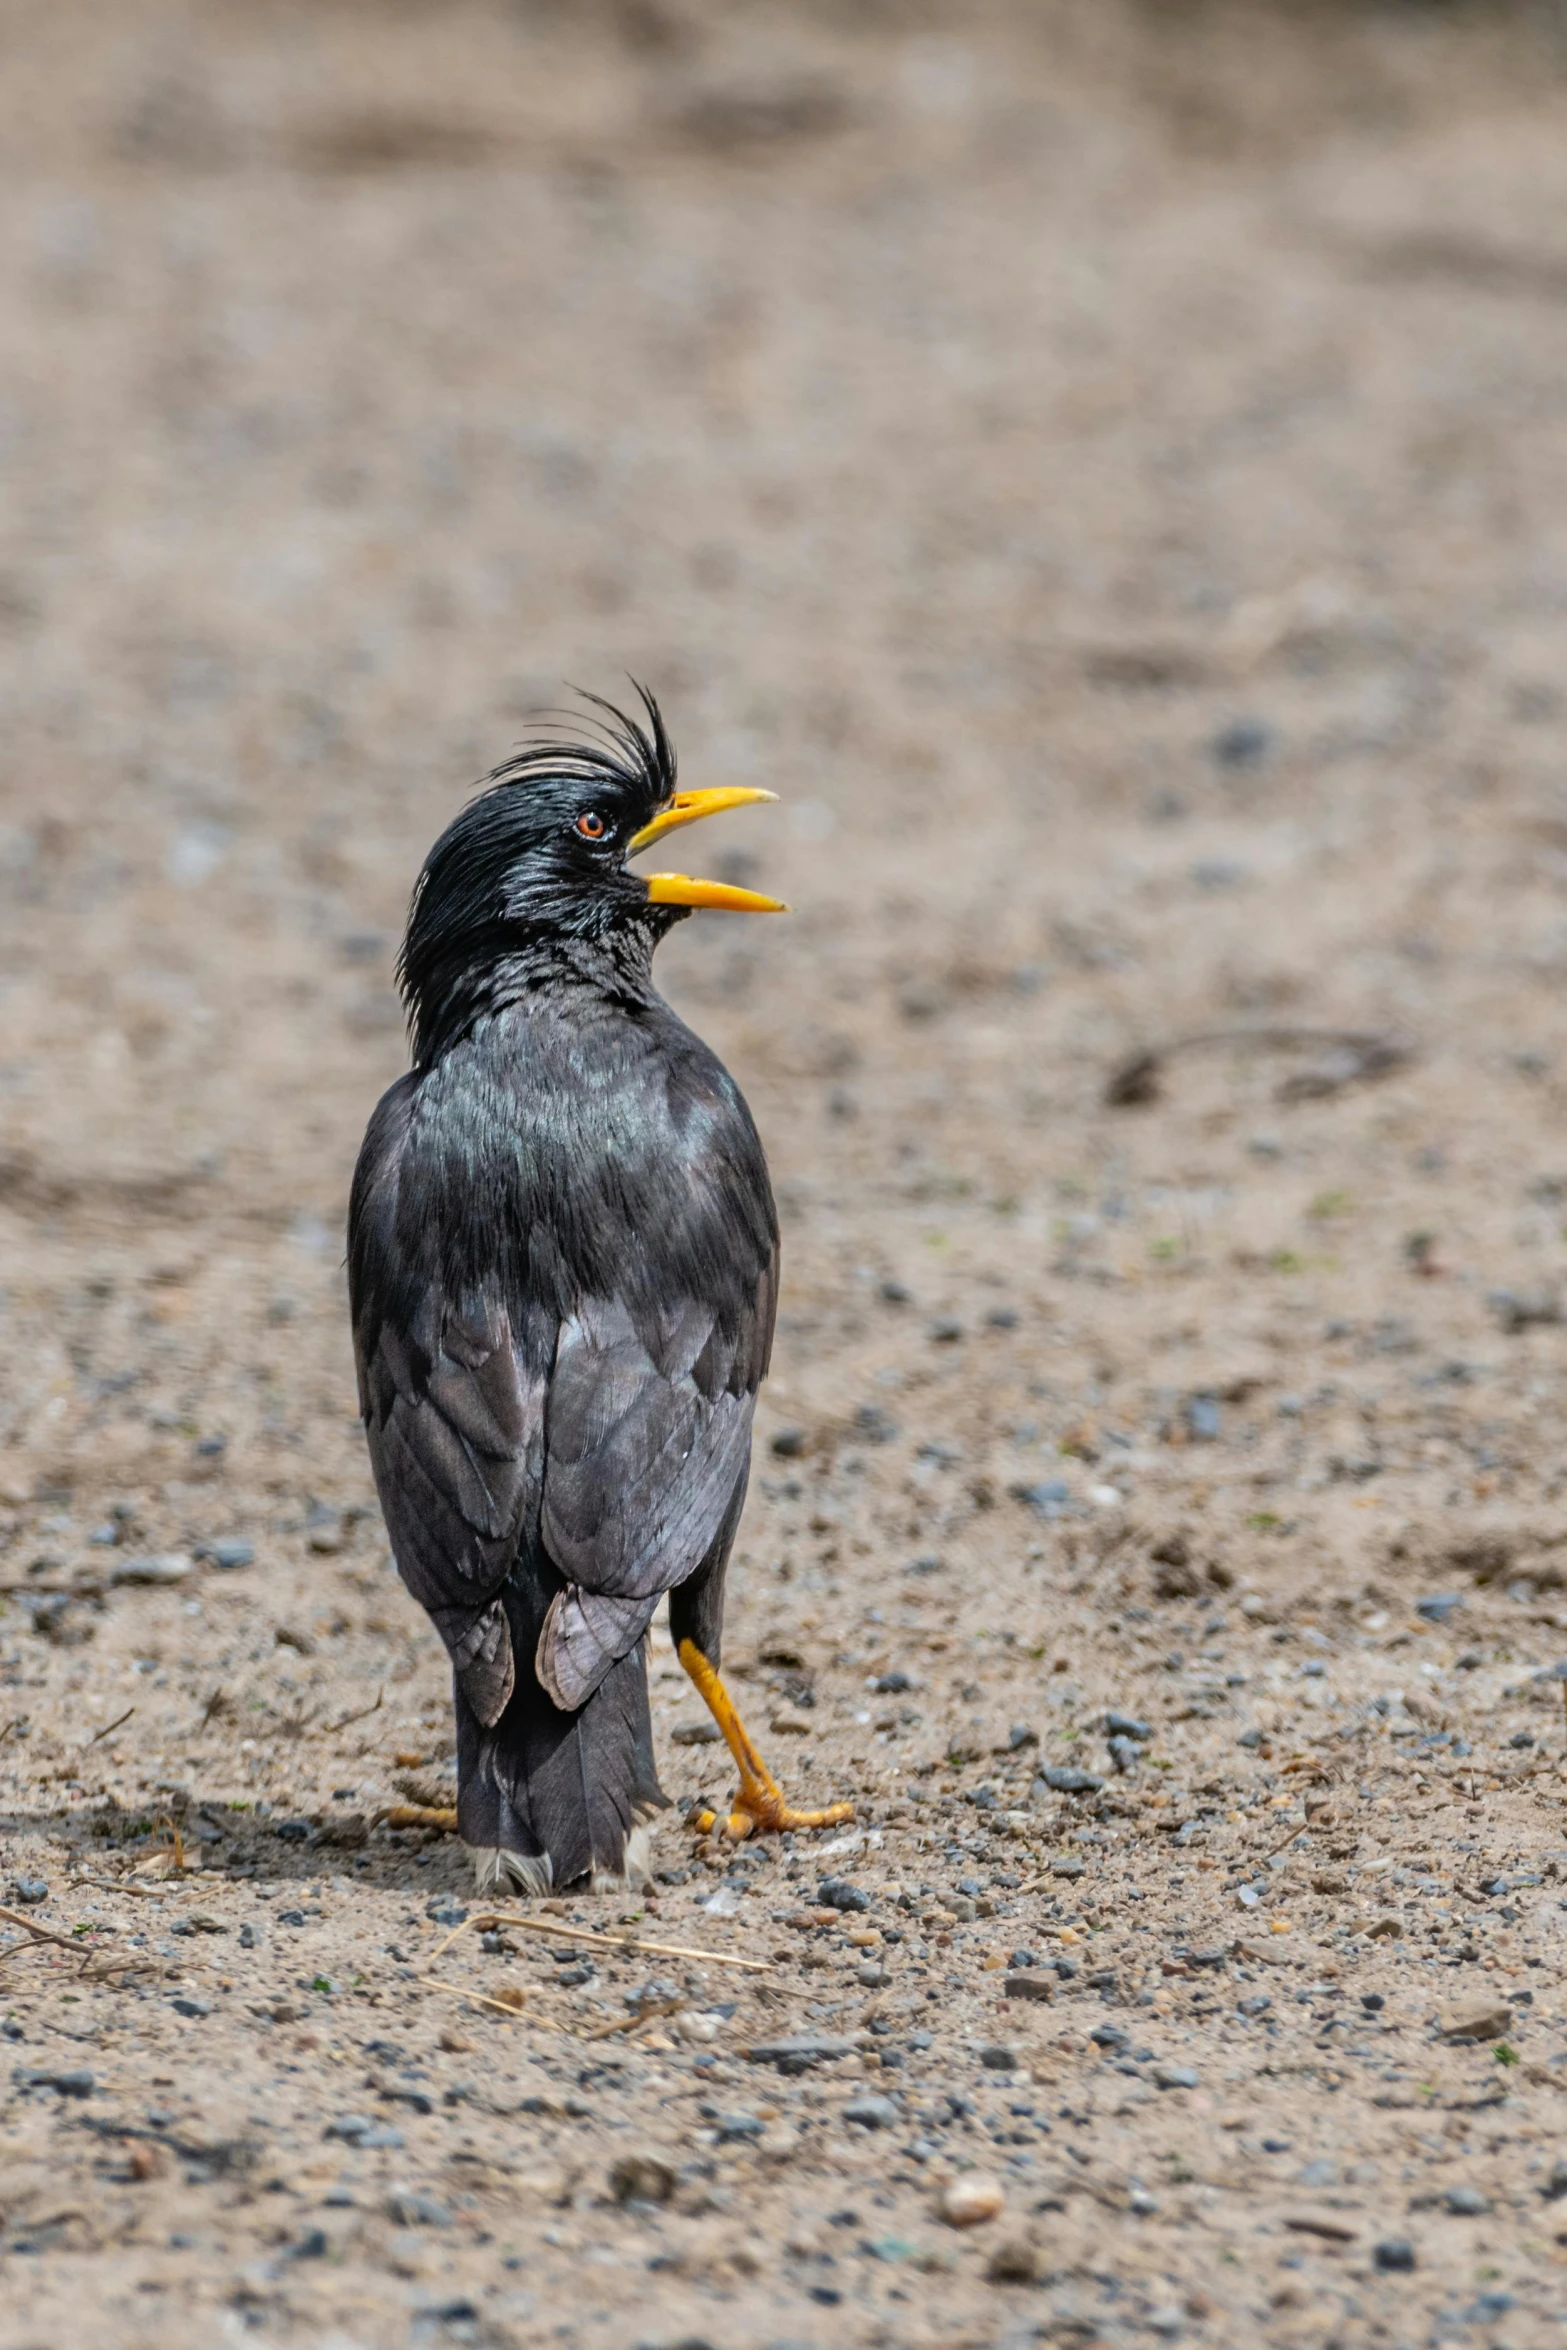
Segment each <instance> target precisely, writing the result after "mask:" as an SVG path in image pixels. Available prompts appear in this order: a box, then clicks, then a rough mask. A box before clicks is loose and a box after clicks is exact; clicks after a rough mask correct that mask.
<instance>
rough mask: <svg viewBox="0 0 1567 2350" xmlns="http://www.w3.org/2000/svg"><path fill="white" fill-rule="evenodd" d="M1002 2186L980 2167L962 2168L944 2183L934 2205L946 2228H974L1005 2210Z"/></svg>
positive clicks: (1005, 2201)
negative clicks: (958, 2175)
mask: <svg viewBox="0 0 1567 2350" xmlns="http://www.w3.org/2000/svg"><path fill="white" fill-rule="evenodd" d="M1006 2204H1007V2197H1006V2189H1005V2188H1004V2187H1003V2186H1002V2184H1001V2181H1000V2180H999V2179H993V2178H989V2177H987V2175H986V2174H985V2172H984V2171H972V2170H971V2171H965V2172H964V2174H963V2176H962V2177H961V2178H957V2179H954V2180H953V2181H952V2183H951V2185H950V2186H947V2187H944V2188H943V2189H942V2192H941V2197H940V2200H939V2201H938V2203H937V2205H936V2209H937V2211H938V2212H939V2214H940V2216H941V2217H942V2218H943V2219H944V2220H945V2221H946V2223H947V2225H948V2227H949V2228H976V2227H980V2226H982V2225H983V2223H984V2222H985V2221H986V2220H992V2219H996V2218H998V2217H999V2216H1000V2214H1001V2213H1002V2212H1003V2211H1005V2209H1006Z"/></svg>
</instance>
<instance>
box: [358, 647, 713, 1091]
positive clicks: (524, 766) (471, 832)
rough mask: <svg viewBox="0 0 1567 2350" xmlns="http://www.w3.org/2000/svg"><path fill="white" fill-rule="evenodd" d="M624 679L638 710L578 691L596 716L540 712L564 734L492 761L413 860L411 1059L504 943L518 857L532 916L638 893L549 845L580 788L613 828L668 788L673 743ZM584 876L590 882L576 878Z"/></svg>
mask: <svg viewBox="0 0 1567 2350" xmlns="http://www.w3.org/2000/svg"><path fill="white" fill-rule="evenodd" d="M631 683H632V686H633V688H634V690H635V692H636V695H637V699H638V700H639V702H640V703H641V705H642V707H641V710H640V712H638V713H635V714H632V713H629V712H627V711H625V710H621V709H618V708H617V707H616V705H615V704H614V703H613V702H607V701H605V700H604V699H603V697H602V696H601V695H599V694H590V693H586V692H584V693H583V695H582V699H583V701H584V702H587V703H589V704H591V705H592V709H593V711H594V712H596V713H598V715H596V716H594V715H588V716H577V715H576V714H575V713H572V714H567V713H554V712H549V713H546V714H545V722H546V724H548V723H549V722H552V721H559V720H562V719H565V720H567V721H568V722H569V723H571V724H573V726H574V731H573V732H570V733H567V732H564V731H562V732H560V733H558V734H557V733H555V732H553V731H542V730H541V731H540V732H539V733H538V734H536V736H535V737H534V738H533V739H532V740H531V741H528V742H525V743H523V744H522V745H521V746H520V747H519V748H518V749H517V750H516V751H514V752H513V753H512V755H511V756H510V758H508V759H505V760H503V761H502V762H501V764H500V765H499V766H498V767H496V768H494V769H493V770H492V771H491V773H490V774H489V775H488V776H486V778H485V780H484V784H483V786H482V788H481V789H480V791H479V793H478V794H477V796H476V797H475V798H474V799H472V800H470V801H469V803H468V805H467V807H466V808H464V809H463V811H462V813H461V814H460V815H459V816H457V817H456V818H454V820H453V821H452V822H451V823H450V824H449V825H448V826H447V828H446V830H445V831H444V832H443V833H442V835H441V837H440V839H439V840H438V841H437V842H436V844H435V846H434V848H432V849H431V851H430V854H429V856H428V857H427V858H426V859H425V864H424V870H423V872H422V873H421V874H420V876H419V879H418V882H417V883H416V885H415V887H414V893H413V902H412V904H411V905H410V907H409V910H408V928H407V932H406V935H405V936H404V939H403V945H402V951H401V953H400V954H399V956H398V960H397V983H398V986H399V987H400V988H401V990H402V994H403V1000H404V1003H405V1005H406V1007H407V1011H408V1017H409V1022H410V1026H411V1028H412V1031H413V1036H414V1047H415V1056H416V1058H418V1059H420V1060H422V1059H424V1058H425V1057H426V1054H427V1052H428V1050H429V1049H430V1048H431V1046H432V1045H433V1043H434V1041H435V1036H436V1033H437V1031H438V1030H441V1029H444V1028H445V1027H446V1025H447V1022H448V1017H449V1016H450V1017H454V1018H456V1019H457V1020H458V1022H459V1024H460V1022H461V1019H462V1017H463V1015H464V1010H465V1006H469V999H470V995H471V983H472V982H473V981H474V980H475V978H476V977H477V976H478V975H479V974H481V973H482V972H483V971H484V970H485V969H486V968H487V967H489V966H491V965H493V963H494V962H495V961H496V960H497V959H498V958H500V957H502V956H504V955H505V954H507V953H508V952H509V951H511V950H513V949H514V948H515V947H516V945H517V943H518V931H519V925H520V924H522V923H524V922H525V921H526V916H527V906H526V904H525V902H524V899H523V898H522V897H520V896H519V894H518V886H517V885H518V876H519V873H520V872H521V870H522V866H521V860H522V859H523V858H525V857H526V856H528V855H530V854H531V855H532V856H533V858H534V860H535V870H536V876H537V887H536V891H535V903H536V908H537V912H538V914H539V916H540V918H541V919H542V918H544V917H546V916H548V917H549V918H550V919H552V920H557V921H558V923H559V925H560V927H561V928H562V929H566V930H570V929H572V928H574V927H577V926H582V927H587V926H590V925H592V924H593V923H595V922H602V921H603V920H605V919H608V918H611V917H612V916H613V915H614V914H615V913H617V912H620V913H623V912H624V911H625V910H626V908H627V906H628V905H635V904H638V903H641V902H645V893H644V892H641V891H639V890H637V889H636V888H635V887H633V886H632V885H630V884H629V883H627V881H626V879H625V876H624V874H623V873H622V874H621V875H620V877H619V888H618V890H617V888H616V886H615V877H614V876H613V875H610V874H603V875H599V874H596V873H592V872H590V871H589V870H588V869H587V868H584V869H583V870H582V871H581V872H573V871H572V869H571V867H570V864H569V862H568V861H565V852H564V851H563V850H562V849H561V847H560V845H559V843H560V835H561V831H562V827H563V823H564V819H565V815H566V812H567V811H568V810H569V809H570V808H571V807H572V806H573V805H575V804H577V802H578V801H579V800H580V796H581V794H582V792H583V791H584V789H588V790H596V789H602V791H603V793H604V794H605V796H606V799H607V800H608V801H609V802H610V803H611V804H612V805H613V806H614V807H615V808H616V809H617V810H618V811H619V812H620V813H621V815H622V817H623V818H624V826H623V829H632V828H635V827H640V826H641V825H642V824H645V823H646V822H647V821H648V820H649V818H651V817H652V815H653V814H654V812H655V811H656V810H657V809H659V808H661V807H662V806H663V805H664V803H665V801H666V800H668V799H670V798H672V797H673V794H674V791H675V772H676V769H675V747H674V745H673V743H672V742H671V741H670V739H669V734H668V731H667V729H666V727H665V725H664V717H663V713H662V711H661V710H660V709H659V706H658V703H657V701H656V699H655V698H654V696H653V695H652V694H651V693H650V692H649V691H648V689H647V687H646V686H644V685H641V684H639V683H638V682H637V680H636V679H635V678H633V679H632V680H631ZM584 854H585V852H584ZM589 881H592V882H593V883H594V884H595V887H594V888H592V889H589V888H587V887H584V886H581V885H582V884H584V883H587V882H589ZM561 885H565V886H561ZM470 1008H471V1007H470Z"/></svg>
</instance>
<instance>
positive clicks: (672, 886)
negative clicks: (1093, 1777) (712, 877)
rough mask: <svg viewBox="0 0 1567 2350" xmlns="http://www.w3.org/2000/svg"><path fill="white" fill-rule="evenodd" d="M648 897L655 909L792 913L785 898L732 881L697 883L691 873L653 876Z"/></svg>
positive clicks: (650, 879)
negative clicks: (738, 886) (737, 885)
mask: <svg viewBox="0 0 1567 2350" xmlns="http://www.w3.org/2000/svg"><path fill="white" fill-rule="evenodd" d="M714 796H715V797H716V796H717V795H716V794H715V795H714ZM767 796H769V797H770V796H771V795H767ZM647 894H648V900H649V903H650V904H652V905H655V906H715V907H717V908H718V909H719V910H720V912H723V913H727V914H787V913H788V911H789V909H788V907H787V906H786V905H785V904H784V902H783V899H782V898H764V897H763V895H762V893H761V891H760V890H758V889H736V888H735V887H734V885H733V883H731V882H728V881H693V880H692V878H691V876H690V874H689V873H650V874H649V875H648V877H647Z"/></svg>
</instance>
